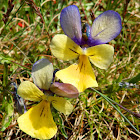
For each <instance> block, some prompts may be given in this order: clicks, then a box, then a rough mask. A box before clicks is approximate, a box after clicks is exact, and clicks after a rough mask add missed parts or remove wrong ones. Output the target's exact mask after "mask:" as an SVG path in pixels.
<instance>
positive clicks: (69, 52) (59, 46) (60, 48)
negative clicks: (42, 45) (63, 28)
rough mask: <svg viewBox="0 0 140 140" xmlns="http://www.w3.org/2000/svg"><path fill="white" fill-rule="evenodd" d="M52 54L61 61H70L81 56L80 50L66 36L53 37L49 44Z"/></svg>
mask: <svg viewBox="0 0 140 140" xmlns="http://www.w3.org/2000/svg"><path fill="white" fill-rule="evenodd" d="M50 48H51V52H52V54H53V55H54V56H55V57H56V58H58V59H61V60H66V61H68V60H72V59H74V58H77V57H78V56H79V54H82V51H83V50H82V49H81V47H80V46H78V45H77V44H76V43H75V42H74V41H72V40H71V39H70V38H69V37H67V36H66V35H61V34H59V35H55V36H54V37H53V39H52V41H51V44H50Z"/></svg>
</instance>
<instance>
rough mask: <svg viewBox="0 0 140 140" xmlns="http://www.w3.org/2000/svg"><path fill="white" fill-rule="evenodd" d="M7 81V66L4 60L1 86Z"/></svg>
mask: <svg viewBox="0 0 140 140" xmlns="http://www.w3.org/2000/svg"><path fill="white" fill-rule="evenodd" d="M7 83H8V66H7V63H6V62H4V72H3V86H4V87H6V85H7Z"/></svg>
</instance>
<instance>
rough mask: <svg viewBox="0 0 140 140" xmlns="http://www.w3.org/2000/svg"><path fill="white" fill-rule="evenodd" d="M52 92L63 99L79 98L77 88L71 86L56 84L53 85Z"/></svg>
mask: <svg viewBox="0 0 140 140" xmlns="http://www.w3.org/2000/svg"><path fill="white" fill-rule="evenodd" d="M50 90H51V91H52V92H53V93H55V94H57V95H59V96H63V97H68V98H77V97H78V96H79V92H78V90H77V88H76V87H74V86H73V85H71V84H66V83H59V82H55V83H53V84H52V85H51V87H50Z"/></svg>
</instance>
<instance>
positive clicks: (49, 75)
mask: <svg viewBox="0 0 140 140" xmlns="http://www.w3.org/2000/svg"><path fill="white" fill-rule="evenodd" d="M32 78H33V81H34V83H35V84H36V85H37V86H38V87H39V88H41V89H46V90H48V89H49V87H50V84H51V82H52V79H53V65H52V63H50V61H49V60H48V59H45V58H43V59H40V60H38V61H37V62H36V63H34V65H33V67H32Z"/></svg>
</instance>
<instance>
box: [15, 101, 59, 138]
mask: <svg viewBox="0 0 140 140" xmlns="http://www.w3.org/2000/svg"><path fill="white" fill-rule="evenodd" d="M17 121H18V125H19V128H20V129H21V130H22V131H24V132H25V133H27V134H28V135H30V136H31V137H33V138H37V139H50V138H52V137H53V136H54V135H55V134H56V132H57V126H56V124H55V122H54V120H53V117H52V114H51V110H50V103H49V102H47V101H45V100H43V101H41V102H40V103H39V104H38V105H36V106H34V107H32V108H30V109H29V110H28V111H27V112H26V113H25V114H23V115H21V116H20V117H19V118H18V120H17Z"/></svg>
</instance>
